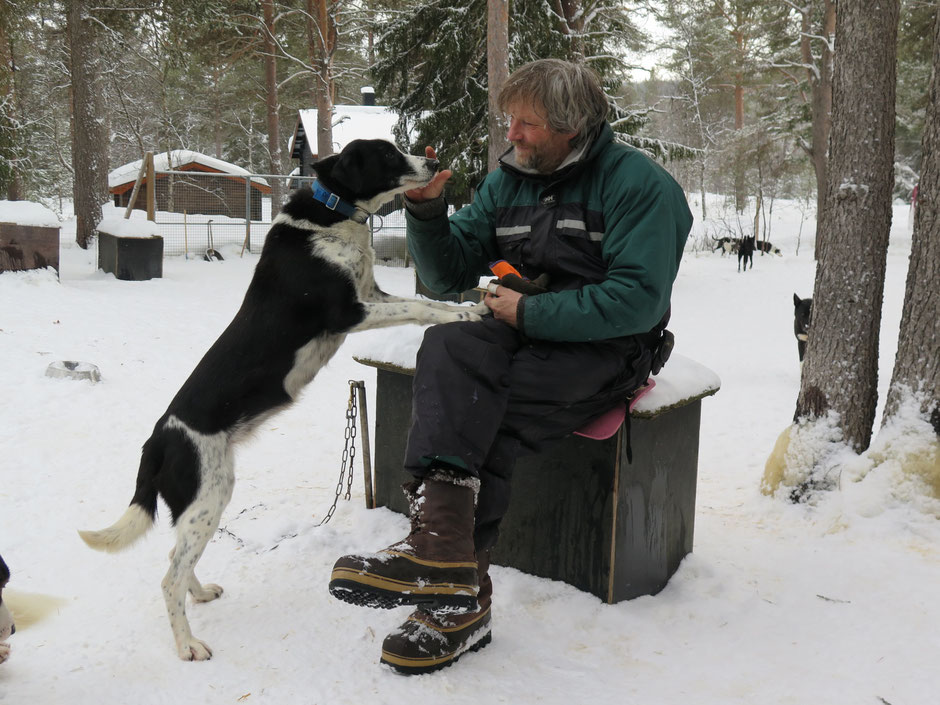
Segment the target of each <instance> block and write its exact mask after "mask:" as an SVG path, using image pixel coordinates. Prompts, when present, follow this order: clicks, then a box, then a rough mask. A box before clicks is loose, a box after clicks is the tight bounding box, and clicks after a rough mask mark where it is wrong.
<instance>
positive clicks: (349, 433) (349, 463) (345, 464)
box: [317, 379, 362, 526]
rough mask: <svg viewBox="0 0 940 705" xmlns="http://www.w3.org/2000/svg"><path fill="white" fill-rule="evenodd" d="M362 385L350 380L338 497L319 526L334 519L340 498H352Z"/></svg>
mask: <svg viewBox="0 0 940 705" xmlns="http://www.w3.org/2000/svg"><path fill="white" fill-rule="evenodd" d="M361 384H362V382H357V381H355V380H352V379H351V380H349V402H348V403H347V404H346V432H345V434H344V435H345V445H344V447H343V460H342V463H341V464H340V468H339V480H337V482H336V496H335V497H334V498H333V506H331V507H330V509H329V511H328V512H327V513H326V516H325V517H323V521H321V522H320V523H319V524H317V526H323V525H324V524H325V523H326V522H328V521H329V520H330V519H332V518H333V512H335V511H336V503H337V502H338V501H339V498H340V496H342V497H343V499H346V500H348V499H350V498H351V497H352V483H353V468H354V467H355V464H356V463H355V461H356V416H357V414H358V411H359V409H358V406H357V403H356V389H357V388H358V387H359V386H360V385H361ZM344 477H345V478H346V492H345V494H344V493H343V478H344Z"/></svg>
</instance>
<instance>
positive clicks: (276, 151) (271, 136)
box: [261, 0, 285, 218]
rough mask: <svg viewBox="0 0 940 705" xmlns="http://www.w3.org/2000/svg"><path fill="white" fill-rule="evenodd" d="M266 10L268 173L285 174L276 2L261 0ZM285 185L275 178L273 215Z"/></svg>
mask: <svg viewBox="0 0 940 705" xmlns="http://www.w3.org/2000/svg"><path fill="white" fill-rule="evenodd" d="M261 8H262V11H263V12H264V89H265V111H266V114H267V121H268V173H269V174H282V173H283V172H284V165H283V163H282V162H283V160H282V157H281V129H280V126H279V124H278V107H279V105H278V96H277V58H276V57H275V54H274V52H275V51H276V47H275V45H274V2H273V0H261ZM284 187H285V184H284V182H283V181H282V180H281V179H272V180H271V217H272V218H273V217H274V216H276V215H277V214H278V212H279V211H280V210H281V205H282V204H283V203H284Z"/></svg>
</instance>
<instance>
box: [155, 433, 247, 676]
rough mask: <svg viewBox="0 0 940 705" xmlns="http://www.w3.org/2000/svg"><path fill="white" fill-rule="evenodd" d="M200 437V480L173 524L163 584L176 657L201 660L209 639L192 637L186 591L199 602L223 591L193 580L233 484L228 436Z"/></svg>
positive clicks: (207, 651) (206, 654) (209, 652)
mask: <svg viewBox="0 0 940 705" xmlns="http://www.w3.org/2000/svg"><path fill="white" fill-rule="evenodd" d="M202 440H203V442H201V443H198V444H197V445H198V447H199V450H200V456H201V460H202V467H203V469H204V472H203V476H202V482H201V484H200V487H199V491H198V492H197V494H196V498H195V499H194V501H193V503H192V504H191V505H190V506H189V507H188V508H187V509H186V511H184V512H183V514H182V515H180V517H179V519H178V521H177V523H176V547H175V548H174V549H173V551H172V553H171V558H170V567H169V569H168V570H167V573H166V576H164V578H163V583H162V586H163V598H164V600H165V601H166V609H167V615H168V616H169V619H170V628H171V629H172V631H173V638H174V640H175V641H176V649H177V652H178V654H179V657H180V658H181V659H183V660H184V661H205V660H207V659H209V658H211V657H212V650H211V649H210V648H209V646H208V644H206V643H205V642H204V641H201V640H200V639H197V638H196V637H194V636H193V633H192V630H191V628H190V626H189V620H188V619H187V618H186V593H187V592H190V593H192V595H193V597H194V598H195V599H196V600H197V601H199V602H206V601H208V600H214V599H215V598H217V597H219V595H221V594H222V588H221V587H219V586H218V585H211V584H207V585H202V584H201V583H200V582H199V581H198V580H197V579H196V573H195V567H196V563H198V562H199V559H200V558H201V557H202V554H203V552H204V551H205V549H206V546H207V545H208V543H209V540H210V539H211V538H212V536H213V535H214V534H215V531H216V529H218V527H219V522H220V520H221V518H222V511H223V510H224V509H225V507H226V506H227V505H228V503H229V500H231V498H232V489H233V487H234V485H235V474H234V466H233V462H232V452H231V449H230V447H229V446H228V443H227V441H226V440H224V439H223V438H221V437H219V438H203V439H202Z"/></svg>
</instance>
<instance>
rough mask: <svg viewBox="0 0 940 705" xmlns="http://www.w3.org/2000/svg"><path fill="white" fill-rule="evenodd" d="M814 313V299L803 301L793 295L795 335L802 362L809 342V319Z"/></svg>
mask: <svg viewBox="0 0 940 705" xmlns="http://www.w3.org/2000/svg"><path fill="white" fill-rule="evenodd" d="M812 312H813V299H812V298H809V299H801V298H800V297H799V296H797V295H796V294H794V295H793V335H795V336H796V349H797V352H798V353H799V354H800V362H803V356H804V355H805V354H806V341H807V340H809V317H810V315H811V314H812Z"/></svg>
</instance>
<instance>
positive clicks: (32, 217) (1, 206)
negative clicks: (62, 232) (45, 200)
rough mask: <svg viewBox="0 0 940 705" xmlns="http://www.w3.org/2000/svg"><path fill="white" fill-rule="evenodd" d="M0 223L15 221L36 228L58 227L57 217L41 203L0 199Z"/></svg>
mask: <svg viewBox="0 0 940 705" xmlns="http://www.w3.org/2000/svg"><path fill="white" fill-rule="evenodd" d="M0 223H16V224H17V225H30V226H33V227H37V228H58V227H59V226H60V222H59V217H58V216H57V215H56V214H55V213H53V212H52V211H51V210H49V209H48V208H46V207H45V206H44V205H42V204H41V203H33V202H31V201H0Z"/></svg>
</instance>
